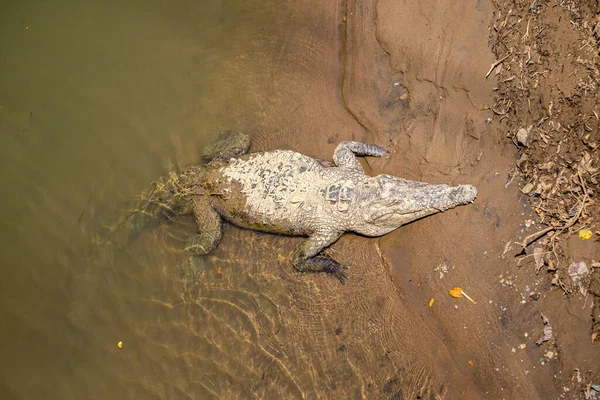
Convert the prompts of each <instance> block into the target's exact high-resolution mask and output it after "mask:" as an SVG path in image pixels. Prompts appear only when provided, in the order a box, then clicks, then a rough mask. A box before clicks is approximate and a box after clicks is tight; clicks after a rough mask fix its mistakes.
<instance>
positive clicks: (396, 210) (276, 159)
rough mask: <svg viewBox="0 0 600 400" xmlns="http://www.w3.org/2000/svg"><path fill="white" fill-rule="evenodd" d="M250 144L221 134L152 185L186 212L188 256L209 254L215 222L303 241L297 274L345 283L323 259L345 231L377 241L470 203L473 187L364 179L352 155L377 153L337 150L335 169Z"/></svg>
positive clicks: (218, 231) (351, 147)
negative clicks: (190, 162)
mask: <svg viewBox="0 0 600 400" xmlns="http://www.w3.org/2000/svg"><path fill="white" fill-rule="evenodd" d="M249 143H250V141H249V138H248V136H246V135H245V134H242V133H238V132H226V133H224V134H222V135H221V137H220V139H219V140H218V141H217V142H216V143H215V144H214V145H213V146H210V148H209V149H208V150H207V151H206V152H205V155H204V156H203V158H204V159H205V161H208V162H207V163H205V164H199V165H194V166H191V167H188V168H186V169H184V170H182V171H180V172H173V173H171V175H170V176H169V177H168V178H166V179H163V180H161V181H159V182H160V183H159V184H158V185H157V186H156V188H155V190H154V192H153V202H154V203H157V204H162V205H163V206H164V207H166V208H168V209H169V210H171V211H174V212H177V213H193V215H194V217H195V220H196V223H197V225H198V233H197V234H195V235H194V236H193V237H192V238H191V239H190V240H189V242H188V245H187V247H186V248H185V252H186V254H188V255H189V256H201V255H206V254H209V253H210V252H211V251H213V250H214V249H215V247H216V246H217V245H218V243H219V241H220V239H221V235H222V220H223V219H224V220H226V221H228V222H230V223H232V224H234V225H237V226H240V227H242V228H247V229H252V230H257V231H262V232H270V233H276V234H284V235H293V236H305V237H307V239H306V240H305V241H304V242H302V243H301V244H300V245H299V246H298V247H297V249H296V250H295V252H294V254H293V259H292V264H293V266H294V267H295V269H296V270H298V271H300V272H327V273H329V274H332V275H333V276H334V277H336V278H337V279H339V280H340V282H341V283H344V280H345V279H346V278H348V275H347V274H346V272H345V270H346V269H347V266H345V265H342V264H341V263H339V262H337V261H336V260H334V259H333V258H331V257H330V256H328V255H326V254H325V253H323V252H322V250H324V249H325V248H327V247H328V246H330V245H331V244H333V243H334V242H336V241H337V240H338V239H339V238H340V236H341V235H342V234H343V233H344V232H355V233H358V234H360V235H364V236H369V237H377V236H382V235H385V234H387V233H389V232H391V231H393V230H395V229H397V228H398V227H400V226H402V225H404V224H407V223H409V222H412V221H415V220H417V219H420V218H423V217H426V216H428V215H432V214H435V213H438V212H441V211H444V210H448V209H450V208H453V207H456V206H459V205H463V204H468V203H471V202H473V200H474V199H475V197H476V195H477V189H476V187H475V186H473V185H459V186H455V187H452V186H449V185H445V184H429V183H424V182H417V181H411V180H406V179H401V178H398V177H395V176H392V175H387V174H382V175H377V176H368V175H366V174H365V172H364V170H363V167H362V165H361V164H360V162H359V160H358V159H357V156H373V157H381V156H383V155H385V154H386V153H387V151H386V150H384V149H383V148H381V147H379V146H376V145H370V144H365V143H360V142H354V141H343V142H341V143H339V145H338V146H337V148H336V149H335V152H334V154H333V161H334V163H333V164H331V163H328V162H326V161H321V160H318V159H316V158H313V157H309V156H307V155H304V154H301V153H297V152H294V151H290V150H273V151H265V152H256V153H247V151H248V148H249ZM176 204H178V206H175V205H176Z"/></svg>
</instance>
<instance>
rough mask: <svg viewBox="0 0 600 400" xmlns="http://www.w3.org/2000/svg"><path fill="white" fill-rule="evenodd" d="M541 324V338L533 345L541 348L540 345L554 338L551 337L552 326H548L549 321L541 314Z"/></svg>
mask: <svg viewBox="0 0 600 400" xmlns="http://www.w3.org/2000/svg"><path fill="white" fill-rule="evenodd" d="M542 322H543V323H544V334H543V335H542V337H541V338H539V339H538V340H537V342H535V344H536V345H538V346H541V344H542V343H544V342H547V341H549V340H552V338H553V337H554V336H553V335H552V326H551V325H550V321H549V320H548V318H547V317H546V316H545V315H543V314H542Z"/></svg>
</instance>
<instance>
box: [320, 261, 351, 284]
mask: <svg viewBox="0 0 600 400" xmlns="http://www.w3.org/2000/svg"><path fill="white" fill-rule="evenodd" d="M330 260H331V259H330ZM331 261H333V262H334V263H335V265H333V264H331V266H330V267H327V268H325V269H323V271H324V272H327V273H328V274H331V275H333V276H334V277H336V278H338V279H339V280H340V283H341V284H342V285H343V284H344V283H346V282H345V279H348V275H347V274H346V273H345V272H344V270H345V269H348V268H350V267H348V266H347V265H343V264H340V263H338V262H337V261H335V260H331Z"/></svg>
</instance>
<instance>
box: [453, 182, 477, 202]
mask: <svg viewBox="0 0 600 400" xmlns="http://www.w3.org/2000/svg"><path fill="white" fill-rule="evenodd" d="M456 195H457V200H459V201H461V202H464V203H471V202H472V201H473V200H475V197H477V188H476V187H475V186H474V185H459V186H458V188H457V190H456Z"/></svg>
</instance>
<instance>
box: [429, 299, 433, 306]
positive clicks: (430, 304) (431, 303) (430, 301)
mask: <svg viewBox="0 0 600 400" xmlns="http://www.w3.org/2000/svg"><path fill="white" fill-rule="evenodd" d="M432 305H433V299H431V300H429V307H431V306H432Z"/></svg>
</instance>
